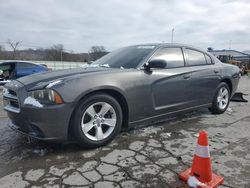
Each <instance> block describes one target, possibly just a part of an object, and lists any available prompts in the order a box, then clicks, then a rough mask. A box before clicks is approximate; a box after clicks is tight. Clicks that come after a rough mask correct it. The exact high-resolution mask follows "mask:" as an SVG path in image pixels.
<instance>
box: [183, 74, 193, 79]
mask: <svg viewBox="0 0 250 188" xmlns="http://www.w3.org/2000/svg"><path fill="white" fill-rule="evenodd" d="M190 77H191V76H190V75H184V76H183V78H184V79H185V80H187V79H189V78H190Z"/></svg>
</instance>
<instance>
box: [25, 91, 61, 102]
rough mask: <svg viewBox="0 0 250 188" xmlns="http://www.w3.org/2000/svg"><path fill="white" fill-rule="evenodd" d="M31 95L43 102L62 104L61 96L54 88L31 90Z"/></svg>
mask: <svg viewBox="0 0 250 188" xmlns="http://www.w3.org/2000/svg"><path fill="white" fill-rule="evenodd" d="M29 96H30V97H32V98H34V99H36V100H37V101H38V102H40V103H41V104H62V103H63V100H62V98H61V96H60V95H59V94H58V93H57V92H56V91H54V90H51V89H43V90H35V91H31V92H29Z"/></svg>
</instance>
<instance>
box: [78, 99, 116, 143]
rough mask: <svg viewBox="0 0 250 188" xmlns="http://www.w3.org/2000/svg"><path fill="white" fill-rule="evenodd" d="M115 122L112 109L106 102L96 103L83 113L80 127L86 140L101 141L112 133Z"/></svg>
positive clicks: (114, 113)
mask: <svg viewBox="0 0 250 188" xmlns="http://www.w3.org/2000/svg"><path fill="white" fill-rule="evenodd" d="M116 122H117V117H116V112H115V110H114V108H113V107H112V106H111V105H110V104H108V103H107V102H97V103H94V104H92V105H90V106H89V107H88V108H87V109H86V111H85V112H84V113H83V116H82V120H81V127H82V131H83V133H84V135H85V136H86V137H87V138H88V139H90V140H92V141H101V140H104V139H105V138H107V137H108V136H109V135H110V134H111V133H112V132H113V130H114V128H115V126H116Z"/></svg>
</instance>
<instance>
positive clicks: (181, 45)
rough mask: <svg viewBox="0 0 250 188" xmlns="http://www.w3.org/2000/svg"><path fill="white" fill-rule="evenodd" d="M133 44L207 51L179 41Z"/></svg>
mask: <svg viewBox="0 0 250 188" xmlns="http://www.w3.org/2000/svg"><path fill="white" fill-rule="evenodd" d="M133 46H155V47H156V48H160V47H184V48H192V49H195V50H198V51H201V52H203V53H207V54H210V53H208V52H207V51H205V50H203V49H200V48H197V47H195V46H192V45H186V44H181V43H147V44H138V45H133Z"/></svg>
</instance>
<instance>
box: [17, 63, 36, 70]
mask: <svg viewBox="0 0 250 188" xmlns="http://www.w3.org/2000/svg"><path fill="white" fill-rule="evenodd" d="M17 67H18V68H22V69H25V68H35V67H36V65H33V64H30V63H25V62H18V63H17Z"/></svg>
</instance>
